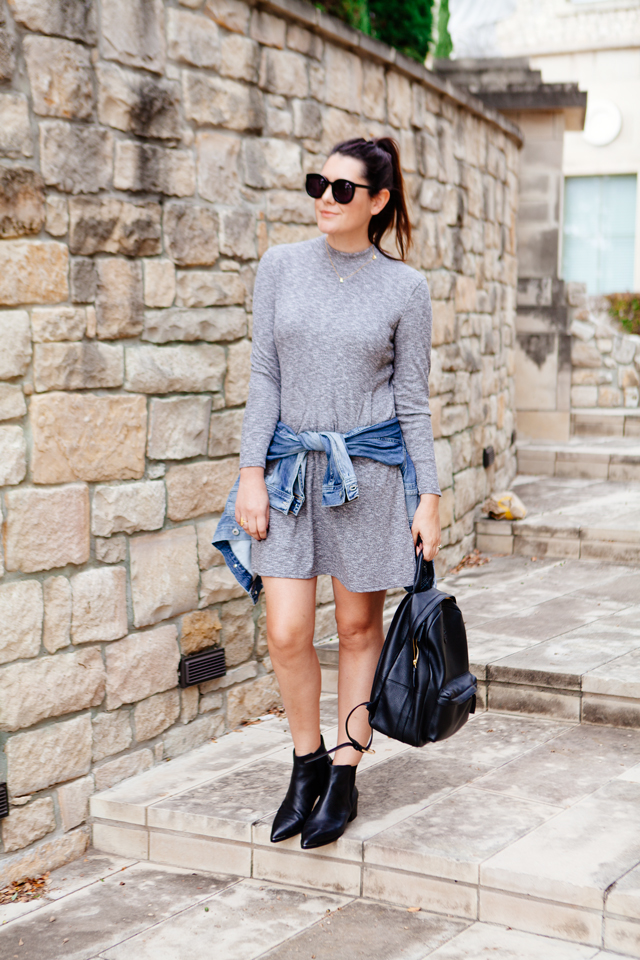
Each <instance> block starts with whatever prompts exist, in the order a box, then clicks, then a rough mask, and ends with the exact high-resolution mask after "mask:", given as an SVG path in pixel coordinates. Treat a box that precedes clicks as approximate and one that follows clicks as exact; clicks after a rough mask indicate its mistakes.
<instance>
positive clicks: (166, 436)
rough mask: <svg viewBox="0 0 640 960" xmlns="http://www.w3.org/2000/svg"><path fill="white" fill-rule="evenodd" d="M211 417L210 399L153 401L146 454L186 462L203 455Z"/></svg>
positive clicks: (154, 458) (160, 458)
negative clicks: (189, 458)
mask: <svg viewBox="0 0 640 960" xmlns="http://www.w3.org/2000/svg"><path fill="white" fill-rule="evenodd" d="M210 414H211V399H210V398H209V397H172V398H171V399H170V400H152V401H151V404H150V409H149V439H148V441H147V455H148V456H149V457H151V458H152V459H153V460H186V459H187V458H188V457H199V456H202V454H204V453H206V452H207V429H208V426H209V417H210ZM160 526H162V524H160ZM147 529H152V528H147Z"/></svg>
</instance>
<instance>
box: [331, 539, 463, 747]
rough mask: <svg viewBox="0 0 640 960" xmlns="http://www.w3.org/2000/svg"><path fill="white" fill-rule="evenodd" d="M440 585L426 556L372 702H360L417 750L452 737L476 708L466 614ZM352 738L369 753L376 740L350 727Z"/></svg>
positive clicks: (375, 722)
mask: <svg viewBox="0 0 640 960" xmlns="http://www.w3.org/2000/svg"><path fill="white" fill-rule="evenodd" d="M434 583H435V575H434V569H433V563H431V562H430V561H425V560H423V559H422V554H420V556H419V557H418V561H417V564H416V576H415V580H414V583H413V587H412V588H411V589H410V593H409V594H408V595H407V596H406V597H404V599H403V600H402V602H401V603H400V606H399V607H398V609H397V610H396V612H395V615H394V618H393V620H392V622H391V626H390V627H389V631H388V633H387V637H386V640H385V642H384V647H383V648H382V653H381V654H380V659H379V661H378V667H377V669H376V674H375V677H374V680H373V687H372V689H371V700H369V701H368V702H367V703H364V704H359V706H366V707H367V709H368V711H369V723H370V724H371V727H372V728H373V729H374V730H378V731H379V732H380V733H384V734H386V735H387V736H388V737H392V738H393V739H394V740H400V741H402V743H409V744H411V746H413V747H423V746H424V745H425V744H426V743H430V742H431V743H432V742H434V741H436V740H446V739H447V737H451V736H452V735H453V734H454V733H456V732H457V731H458V730H459V729H460V728H461V727H462V726H464V724H465V723H466V722H467V720H468V719H469V714H471V713H474V712H475V707H476V693H477V683H476V678H475V677H474V676H473V674H472V673H469V652H468V648H467V634H466V631H465V628H464V622H463V619H462V614H461V612H460V609H459V607H458V606H457V604H456V601H455V597H452V596H451V595H450V594H448V593H443V592H442V591H440V590H437V589H436V587H435V586H434ZM354 709H356V710H357V709H358V708H357V707H355V708H354ZM353 712H354V711H353V710H352V711H351V713H353ZM349 716H351V714H349ZM347 719H348V718H347ZM347 736H348V737H349V740H350V741H351V744H352V746H354V747H355V749H356V750H360V751H366V750H368V749H369V746H370V744H371V741H369V744H368V745H367V747H362V745H361V744H359V743H358V742H357V741H355V740H353V738H352V737H351V736H350V734H349V732H348V729H347ZM371 736H372V738H373V734H372V735H371ZM344 746H348V744H344Z"/></svg>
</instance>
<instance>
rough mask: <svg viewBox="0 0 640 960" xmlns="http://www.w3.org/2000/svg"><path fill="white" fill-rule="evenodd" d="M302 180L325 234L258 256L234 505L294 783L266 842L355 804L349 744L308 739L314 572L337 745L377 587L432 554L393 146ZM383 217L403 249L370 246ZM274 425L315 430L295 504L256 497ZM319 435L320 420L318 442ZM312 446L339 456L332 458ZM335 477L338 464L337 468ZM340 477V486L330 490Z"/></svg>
mask: <svg viewBox="0 0 640 960" xmlns="http://www.w3.org/2000/svg"><path fill="white" fill-rule="evenodd" d="M307 192H308V193H309V194H310V195H311V196H312V197H314V198H315V213H316V219H317V222H318V227H319V229H320V231H321V233H322V234H323V236H321V237H318V238H316V239H313V240H307V241H304V242H302V243H296V244H287V245H284V246H278V247H274V248H272V249H270V250H268V251H267V253H266V254H265V255H264V257H263V258H262V261H261V263H260V267H259V269H258V274H257V278H256V286H255V294H254V321H253V352H252V363H251V381H250V389H249V399H248V402H247V408H246V412H245V416H244V423H243V428H242V445H241V456H240V483H239V487H238V490H237V497H236V509H235V518H236V521H237V523H239V524H240V525H241V526H242V527H243V528H244V530H245V531H247V532H248V533H249V534H250V535H251V537H252V538H253V540H252V541H251V565H252V568H253V573H257V574H260V576H261V577H262V583H263V585H264V589H265V594H266V606H267V638H268V644H269V653H270V656H271V661H272V663H273V668H274V670H275V673H276V676H277V678H278V683H279V685H280V690H281V693H282V699H283V703H284V706H285V709H286V713H287V718H288V720H289V724H290V728H291V733H292V737H293V743H294V764H293V772H292V775H291V783H290V786H289V790H288V792H287V795H286V797H285V799H284V801H283V803H282V805H281V807H280V809H279V810H278V813H277V815H276V817H275V820H274V824H273V830H272V835H271V839H272V840H273V841H274V842H277V841H280V840H284V839H286V838H288V837H291V836H295V835H296V834H298V833H302V846H303V848H310V847H318V846H321V845H323V844H326V843H331V842H332V841H333V840H336V839H337V838H338V837H339V836H341V835H342V833H343V832H344V830H345V828H346V825H347V823H348V822H349V821H350V820H352V819H353V818H354V817H355V816H356V813H357V796H358V794H357V790H356V787H355V774H356V766H357V764H358V761H359V760H360V759H361V756H362V754H361V753H360V752H358V751H356V750H355V749H353V748H352V747H351V746H343V747H341V748H340V749H338V750H337V751H336V753H335V756H334V759H333V762H332V763H331V762H330V761H329V759H328V756H327V755H326V753H325V750H324V743H323V742H322V738H321V735H320V708H319V701H320V666H319V663H318V658H317V655H316V652H315V649H314V647H313V633H314V618H315V597H316V578H317V576H318V575H319V574H330V575H331V577H332V580H333V592H334V597H335V603H336V621H337V626H338V636H339V640H340V665H339V674H338V677H339V679H338V714H339V725H340V731H341V737H340V740H343V739H344V734H345V721H346V718H347V716H348V714H349V712H350V711H351V709H352V708H353V707H354V706H356V705H357V704H359V703H362V701H365V700H367V699H368V697H369V693H370V690H371V684H372V681H373V676H374V673H375V669H376V665H377V662H378V658H379V655H380V651H381V649H382V644H383V640H384V636H383V629H382V614H383V607H384V600H385V591H386V589H388V588H391V587H401V586H404V585H406V584H409V583H411V582H412V581H413V576H414V571H415V558H416V552H417V551H419V550H420V549H422V551H423V554H424V557H425V558H426V559H427V560H430V559H432V558H434V557H435V555H436V553H437V551H438V549H439V547H440V521H439V510H438V503H439V499H438V498H439V496H440V490H439V488H438V480H437V473H436V466H435V456H434V449H433V434H432V430H431V421H430V415H429V405H428V376H429V366H430V349H431V303H430V299H429V291H428V287H427V283H426V280H425V279H424V277H423V276H422V274H420V273H418V272H417V271H416V270H413V269H411V268H410V267H408V266H406V264H405V263H403V262H402V261H403V260H404V258H405V255H406V252H407V249H408V247H409V244H410V239H411V237H410V233H411V228H410V224H409V218H408V214H407V208H406V202H405V196H404V186H403V180H402V173H401V168H400V157H399V153H398V147H397V145H396V143H395V142H394V141H393V140H391V139H389V138H386V137H383V138H380V139H378V140H372V141H365V140H363V139H355V140H349V141H346V142H345V143H341V144H338V145H337V146H336V147H334V149H333V151H332V153H331V155H330V156H329V158H328V160H327V162H326V163H325V164H324V166H323V168H322V173H321V175H318V174H311V175H309V176H308V177H307ZM392 229H395V237H396V245H397V248H398V252H399V254H400V259H395V258H392V257H391V256H390V255H389V254H387V253H385V252H383V250H382V247H381V246H380V244H381V241H382V238H383V236H384V235H385V234H386V233H387V231H390V230H392ZM396 417H397V420H398V421H399V424H400V427H401V431H402V435H401V436H400V433H399V430H398V425H397V421H396V420H395V418H396ZM279 421H280V422H281V425H280V426H282V425H286V428H289V430H288V436H289V438H292V437H295V436H296V435H299V434H301V433H302V432H303V431H310V433H308V434H307V433H305V434H304V437H306V438H309V437H311V440H309V441H308V442H309V443H310V444H311V449H310V451H309V452H308V453H307V452H306V449H305V451H304V453H303V455H302V456H301V457H300V460H299V461H296V463H298V462H300V463H302V467H301V473H300V475H299V476H300V478H301V482H300V487H299V489H298V494H299V496H298V498H297V501H296V504H295V510H297V511H298V512H297V515H296V512H295V510H292V511H291V512H288V513H287V512H286V509H285V511H284V512H280V509H275V510H274V509H272V510H271V511H270V510H269V494H268V491H267V485H266V484H265V463H266V461H267V451H268V449H269V447H270V444H271V442H272V438H274V432H275V431H276V426H277V424H278V422H279ZM390 423H392V424H393V426H391V427H390V426H389V424H390ZM371 425H380V426H381V428H383V433H382V435H380V433H379V431H378V432H377V433H376V431H375V430H374V431H373V434H374V442H373V443H372V447H376V449H375V450H372V452H371V455H369V453H366V451H364V452H365V453H366V455H362V456H354V457H353V461H352V467H353V470H352V472H349V471H347V474H348V476H349V483H347V484H346V486H345V485H344V484H343V485H342V487H341V486H340V484H341V480H340V478H339V477H337V476H336V473H335V469H336V463H338V465H339V464H340V463H342V465H343V467H344V463H345V461H344V458H342V460H341V459H340V456H341V452H342V451H343V448H342V445H341V444H342V438H341V437H339V436H338V438H337V440H336V439H335V435H344V434H348V433H349V432H350V431H354V429H355V428H362V427H370V426H371ZM278 429H280V427H279V428H278ZM394 429H395V430H396V431H397V433H398V436H399V440H398V438H397V437H396V440H395V441H394V442H395V445H396V446H395V449H396V452H397V450H398V448H399V449H400V453H401V456H400V459H402V457H403V456H404V454H403V453H402V451H403V450H405V447H404V446H403V443H402V438H404V444H406V451H408V454H409V456H410V459H411V460H412V461H413V464H414V466H415V472H416V475H417V482H418V492H419V494H420V499H419V505H417V509H416V511H415V516H413V518H411V517H408V516H407V506H406V503H405V492H406V477H405V478H404V479H405V484H404V485H403V476H404V474H403V472H402V471H401V470H400V469H398V463H399V461H398V459H395V460H393V458H391V461H390V460H389V458H388V459H387V462H384V458H385V456H386V455H385V454H384V453H381V451H382V450H383V448H385V444H386V446H389V444H390V443H391V441H386V440H385V437H386V436H387V434H386V433H385V432H384V430H391V432H393V430H394ZM316 431H320V432H323V437H324V439H323V437H320V439H321V441H322V442H321V443H318V441H317V439H314V438H317V437H318V435H319V434H318V433H315V432H316ZM356 432H358V431H356ZM329 434H333V435H334V446H333V447H332V446H331V443H330V437H329V439H328V435H329ZM358 435H359V436H360V435H361V434H360V433H359V434H358ZM381 437H382V439H381ZM303 439H304V438H303ZM274 440H275V438H274ZM314 443H315V447H314V446H313V444H314ZM338 448H339V449H338ZM272 449H273V447H272ZM345 449H346V448H345ZM356 449H358V448H357V447H356ZM325 451H327V452H331V451H333V452H334V453H335V459H334V460H331V461H330V463H329V469H328V470H327V462H328V458H327V452H325ZM290 459H291V458H290ZM346 459H347V461H349V457H348V456H347V458H346ZM303 461H306V474H305V464H304V462H303ZM270 463H271V461H270ZM350 464H351V461H349V465H350ZM276 465H277V462H276ZM271 469H272V468H271V466H269V467H268V468H267V482H268V481H269V476H270V471H271ZM325 471H327V474H326V476H325ZM354 473H355V477H357V480H356V479H355V478H354V476H353V474H354ZM347 474H345V473H344V470H343V479H344V475H347ZM323 480H324V482H323ZM336 485H337V487H340V489H342V490H343V496H342V499H340V498H338V500H335V499H334V500H332V494H333V493H334V492H335V489H336ZM302 486H303V487H304V490H302V489H301V487H302ZM353 497H356V498H355V499H353ZM328 503H334V504H335V505H333V506H330V505H327V504H328ZM417 503H418V499H417V497H416V504H417ZM272 505H273V498H272ZM411 519H412V520H413V522H412V524H411ZM410 524H411V525H410ZM360 714H363V715H364V716H360ZM349 727H350V733H351V734H352V736H354V738H356V740H357V741H359V742H360V743H366V742H367V739H368V737H369V733H370V731H369V726H368V723H367V717H366V711H365V710H360V711H358V712H357V713H356V714H354V716H353V717H352V719H351V721H350V724H349ZM316 801H318V802H317V803H316ZM314 804H315V807H314Z"/></svg>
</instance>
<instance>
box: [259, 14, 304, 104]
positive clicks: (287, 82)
mask: <svg viewBox="0 0 640 960" xmlns="http://www.w3.org/2000/svg"><path fill="white" fill-rule="evenodd" d="M283 26H284V24H283ZM260 86H261V87H262V89H263V90H267V91H268V92H269V93H280V94H282V95H283V96H288V97H290V96H291V94H292V93H293V92H295V94H296V96H297V97H306V96H308V92H309V80H308V77H307V66H306V62H305V59H304V57H302V56H300V54H299V53H291V52H290V51H289V50H273V49H269V48H265V49H263V51H262V60H261V63H260Z"/></svg>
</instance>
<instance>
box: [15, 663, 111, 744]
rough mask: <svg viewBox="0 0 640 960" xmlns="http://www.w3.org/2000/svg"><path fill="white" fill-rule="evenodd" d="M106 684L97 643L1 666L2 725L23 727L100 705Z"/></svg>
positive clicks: (16, 727) (16, 728)
mask: <svg viewBox="0 0 640 960" xmlns="http://www.w3.org/2000/svg"><path fill="white" fill-rule="evenodd" d="M104 688H105V672H104V664H103V662H102V657H101V656H100V651H99V650H98V649H96V648H95V647H92V648H91V649H89V650H80V651H78V652H76V653H61V654H58V655H57V656H54V657H38V658H36V659H34V660H28V661H26V662H23V663H13V664H10V665H9V666H8V667H3V668H2V669H1V670H0V728H1V729H2V730H10V731H13V730H20V729H23V728H24V727H31V726H33V725H34V724H36V723H40V721H41V720H47V719H49V717H59V716H61V714H63V713H76V712H77V711H78V710H86V709H87V707H96V706H98V704H99V703H101V702H102V700H103V699H104Z"/></svg>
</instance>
